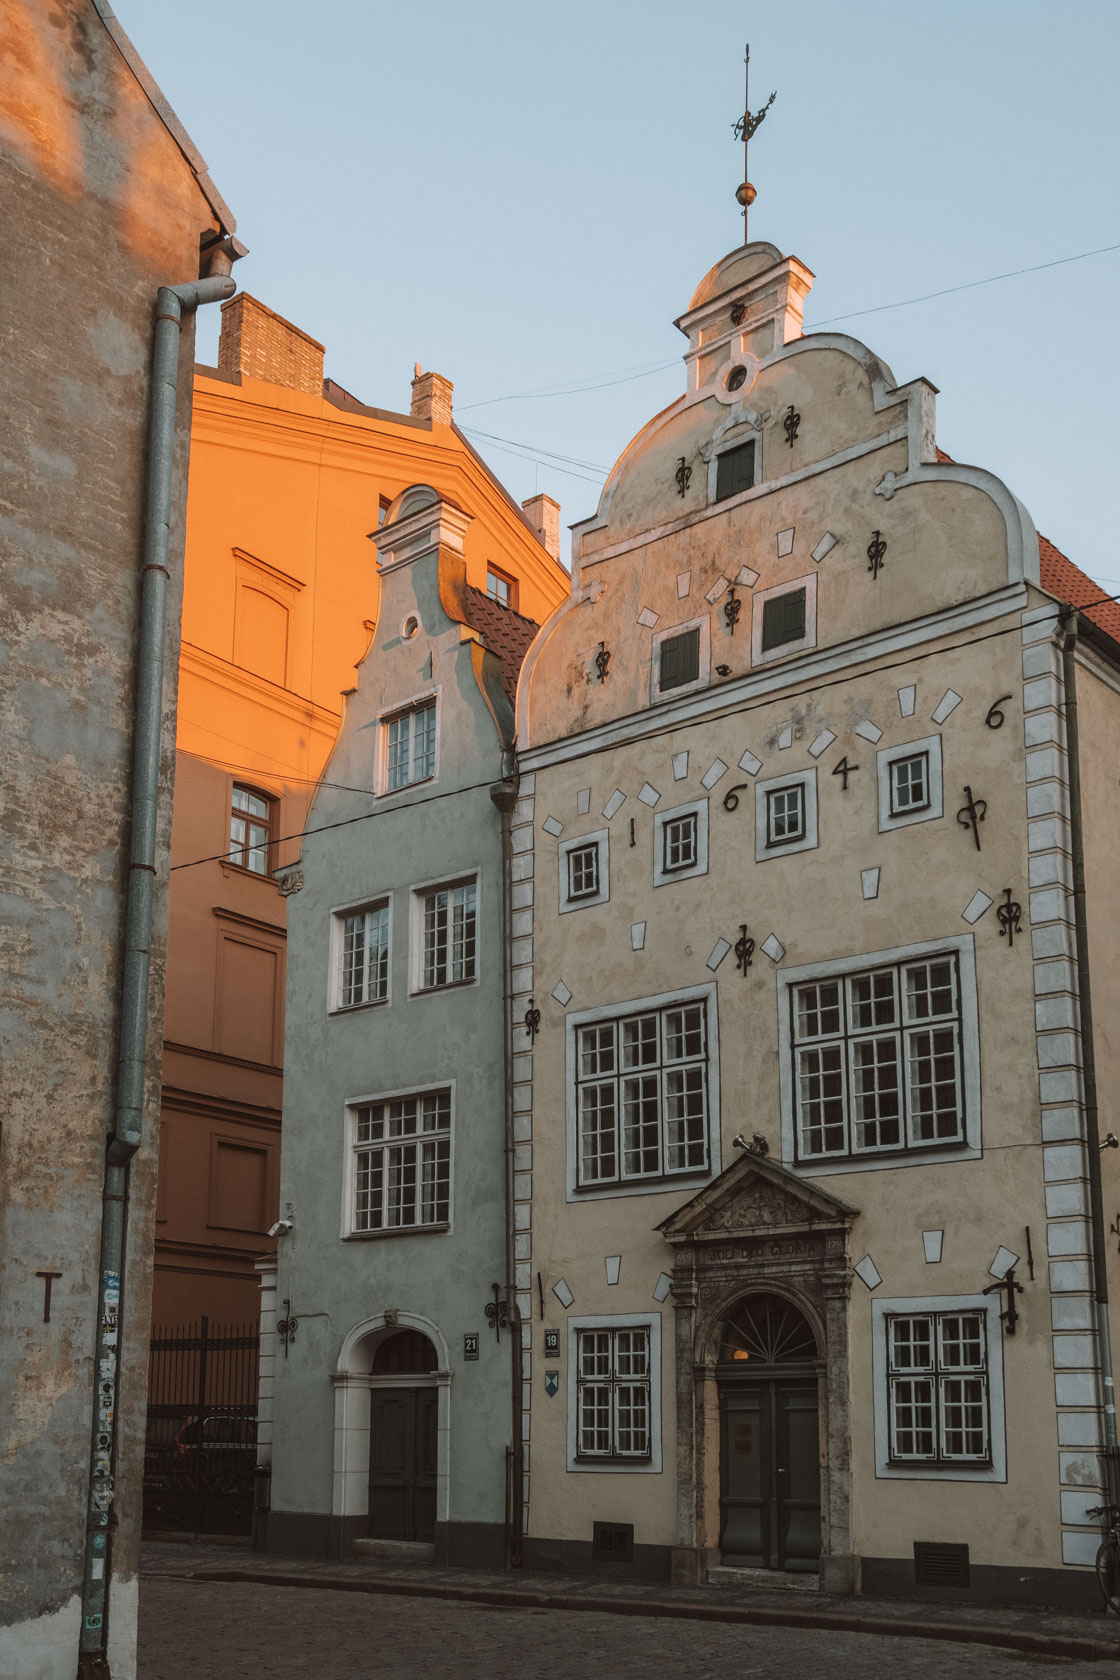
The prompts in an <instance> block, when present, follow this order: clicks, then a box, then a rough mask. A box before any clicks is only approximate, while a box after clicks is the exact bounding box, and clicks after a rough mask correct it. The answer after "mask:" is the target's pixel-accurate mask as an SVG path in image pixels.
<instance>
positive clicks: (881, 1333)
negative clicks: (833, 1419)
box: [871, 1294, 1007, 1482]
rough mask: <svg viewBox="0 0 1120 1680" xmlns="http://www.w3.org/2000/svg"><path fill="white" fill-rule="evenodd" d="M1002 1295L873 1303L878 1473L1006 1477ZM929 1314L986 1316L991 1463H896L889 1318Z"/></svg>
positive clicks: (883, 1476)
mask: <svg viewBox="0 0 1120 1680" xmlns="http://www.w3.org/2000/svg"><path fill="white" fill-rule="evenodd" d="M1002 1306H1003V1297H1002V1296H1001V1295H999V1294H993V1295H987V1296H985V1295H928V1296H920V1297H917V1298H913V1299H900V1300H883V1301H881V1300H879V1299H878V1298H876V1299H875V1300H873V1301H872V1303H871V1332H872V1376H873V1386H874V1395H875V1475H876V1477H877V1478H878V1479H880V1480H889V1481H906V1482H911V1481H923V1482H927V1481H935V1482H1006V1480H1007V1436H1006V1425H1005V1421H1004V1385H1003V1325H1002V1324H1001V1323H1000V1316H999V1315H1000V1309H1001V1308H1002ZM926 1313H979V1314H982V1315H983V1317H984V1321H985V1330H986V1333H987V1343H988V1347H987V1354H988V1366H987V1376H988V1428H989V1432H990V1445H991V1462H990V1463H988V1464H972V1465H970V1464H969V1463H968V1462H967V1461H964V1460H961V1461H960V1462H957V1463H937V1464H935V1463H928V1464H923V1463H922V1462H920V1461H919V1460H915V1461H913V1462H912V1463H908V1464H897V1463H892V1461H891V1457H890V1416H889V1406H890V1383H889V1371H888V1359H887V1319H888V1318H896V1317H907V1316H912V1317H917V1316H920V1315H922V1314H926Z"/></svg>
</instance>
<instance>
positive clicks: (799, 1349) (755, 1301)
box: [719, 1295, 817, 1374]
mask: <svg viewBox="0 0 1120 1680" xmlns="http://www.w3.org/2000/svg"><path fill="white" fill-rule="evenodd" d="M816 1359H817V1339H816V1337H815V1336H814V1334H813V1331H812V1329H811V1327H810V1325H809V1324H808V1322H807V1320H806V1319H805V1317H804V1315H803V1314H802V1313H800V1312H798V1310H797V1308H796V1307H795V1306H794V1305H793V1304H792V1302H790V1301H787V1300H786V1299H785V1298H784V1297H783V1296H781V1295H747V1296H746V1297H744V1299H743V1300H741V1301H737V1302H736V1304H735V1306H734V1307H733V1308H732V1310H731V1312H730V1314H729V1315H728V1317H727V1320H726V1322H725V1323H724V1326H723V1330H722V1332H721V1334H720V1345H719V1362H720V1364H721V1365H733V1366H734V1367H735V1368H736V1370H740V1371H742V1372H743V1373H744V1374H746V1373H747V1372H748V1371H751V1370H757V1369H759V1368H760V1367H761V1366H768V1367H769V1366H774V1365H805V1364H808V1363H810V1362H814V1361H815V1360H816Z"/></svg>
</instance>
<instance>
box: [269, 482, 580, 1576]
mask: <svg viewBox="0 0 1120 1680" xmlns="http://www.w3.org/2000/svg"><path fill="white" fill-rule="evenodd" d="M476 505H478V498H472V499H470V500H468V502H467V506H468V507H469V508H471V509H472V511H466V510H465V509H464V508H463V507H460V506H459V505H457V503H456V502H455V501H453V500H452V499H451V498H450V497H449V496H445V495H439V494H437V491H436V490H435V489H433V488H432V487H431V486H430V485H428V484H419V485H414V486H412V487H409V488H408V489H406V490H404V491H403V492H402V494H400V495H398V496H397V497H396V498H395V499H394V501H393V503H392V504H391V506H390V507H389V508H388V509H387V511H386V517H385V521H384V523H383V524H382V526H381V527H380V529H379V530H378V531H377V532H376V534H375V537H376V543H377V562H378V576H377V579H376V587H377V591H378V596H379V606H378V613H377V627H376V630H375V631H374V633H373V636H372V640H371V642H370V645H369V648H368V651H367V652H366V654H365V657H364V658H363V659H362V660H361V663H360V665H359V670H358V682H357V687H356V689H355V690H353V691H352V692H351V693H350V694H349V695H348V697H347V702H346V709H345V713H344V717H343V722H342V727H341V732H340V735H339V739H338V743H337V745H336V746H335V748H334V751H333V752H332V754H331V756H330V759H329V761H328V763H327V766H326V769H325V771H324V773H323V777H322V781H321V783H320V786H319V788H318V791H317V792H316V795H315V800H314V803H313V805H312V808H311V811H310V814H309V820H308V824H307V828H308V833H307V834H306V835H305V837H304V839H303V840H302V842H301V847H300V856H299V859H298V862H296V863H295V864H293V866H292V868H291V869H289V870H288V871H287V873H286V874H285V875H282V876H281V878H280V885H281V890H282V891H286V892H287V893H288V916H289V933H290V960H289V968H288V989H287V1036H286V1046H287V1052H286V1059H285V1103H284V1149H283V1163H282V1182H281V1191H280V1204H281V1218H282V1220H283V1221H284V1222H285V1224H284V1226H283V1227H282V1231H281V1235H280V1238H279V1252H278V1259H277V1270H276V1272H275V1273H266V1275H265V1280H264V1281H265V1296H264V1301H265V1312H264V1321H263V1322H264V1336H263V1340H262V1352H263V1364H262V1389H261V1448H262V1461H263V1462H265V1463H269V1462H270V1464H271V1500H270V1504H271V1509H270V1511H269V1513H268V1517H267V1524H266V1525H265V1526H266V1532H265V1533H264V1534H263V1535H262V1536H261V1541H262V1543H263V1544H265V1545H266V1546H267V1547H268V1548H269V1549H271V1550H277V1551H297V1552H304V1553H312V1554H315V1553H318V1554H331V1555H346V1554H348V1553H349V1552H350V1551H351V1550H352V1549H353V1548H354V1545H355V1542H359V1543H360V1542H369V1543H375V1544H376V1543H379V1542H385V1541H392V1542H397V1543H399V1542H403V1543H404V1544H406V1545H413V1546H418V1547H425V1546H427V1547H430V1548H433V1551H434V1555H437V1556H439V1557H442V1558H446V1559H448V1560H450V1561H457V1562H467V1561H469V1560H471V1561H479V1560H483V1559H485V1560H487V1561H489V1562H490V1563H492V1564H496V1565H498V1566H500V1565H501V1564H502V1563H503V1562H504V1561H505V1558H506V1546H507V1523H506V1516H507V1478H508V1476H509V1474H510V1471H509V1468H508V1465H507V1449H508V1446H509V1443H510V1436H511V1421H512V1388H511V1365H510V1361H511V1357H513V1354H514V1349H513V1346H512V1343H511V1331H510V1329H509V1328H508V1327H506V1326H505V1324H504V1320H505V1317H506V1314H507V1311H508V1299H507V1297H508V1289H507V1278H508V1235H509V1233H508V1231H507V1223H506V1220H507V1207H508V1198H507V1187H506V1171H507V1167H508V1166H511V1165H512V1157H511V1155H510V1153H509V1136H508V1133H509V1118H508V1115H507V1111H506V1104H505V1096H506V1091H507V1082H506V1078H505V1065H506V1048H507V1045H506V1035H505V1033H504V1030H503V1009H502V1003H501V1000H502V996H503V992H504V990H505V979H504V964H505V960H506V929H507V926H508V920H509V918H508V914H507V906H506V903H505V887H504V870H503V843H502V827H503V822H504V820H505V819H504V817H503V815H502V807H503V804H504V805H505V806H506V807H507V808H508V806H509V804H511V803H512V790H513V783H512V782H511V781H509V780H508V778H509V776H510V770H511V757H510V749H511V747H512V741H513V726H514V711H513V694H514V688H515V684H516V676H517V670H518V667H519V665H520V661H521V657H522V656H523V654H524V651H525V649H526V647H527V646H528V645H529V642H530V641H531V640H532V637H533V634H534V632H535V630H536V623H535V622H534V621H533V620H531V619H529V618H527V617H524V616H522V615H520V614H518V613H516V612H514V611H513V610H512V609H511V608H508V607H506V606H504V605H501V604H498V603H497V602H495V601H494V600H493V599H492V598H490V597H489V596H487V594H486V593H485V591H484V590H483V589H481V588H479V587H476V586H475V585H474V583H473V582H472V581H471V570H472V568H471V563H470V560H469V558H468V557H469V556H470V554H471V553H472V550H473V551H474V552H475V553H477V552H478V550H479V547H480V546H481V542H482V540H483V536H482V532H481V531H480V530H479V529H478V527H480V526H482V525H483V521H484V519H485V515H486V508H485V504H484V503H483V504H482V506H481V507H480V510H479V516H478V517H477V519H476V517H475V515H474V513H473V508H474V507H475V506H476ZM540 553H541V555H544V551H543V550H541V551H540ZM544 559H545V561H546V563H547V566H549V567H551V573H549V572H547V570H546V571H544V577H545V582H544V585H543V588H542V593H543V594H544V595H545V596H546V597H547V598H548V599H549V601H550V604H551V605H554V604H556V603H557V602H558V601H559V600H560V599H562V598H563V595H564V594H565V593H566V590H567V576H566V574H565V573H564V572H562V570H561V568H560V567H559V565H558V564H557V563H556V562H555V561H552V560H549V559H548V556H547V555H544ZM536 565H537V569H538V572H539V571H541V570H542V568H540V563H539V560H538V561H537V562H536ZM511 566H512V567H514V568H516V559H515V558H514V559H513V560H512V561H511ZM513 575H514V576H515V577H516V576H517V570H516V569H515V570H514V571H513ZM480 581H481V580H480ZM522 598H523V599H524V594H523V597H522ZM492 788H494V789H496V793H495V796H494V797H493V798H492V796H491V790H492ZM507 814H508V810H507ZM499 1306H500V1308H501V1313H500V1318H499V1322H497V1323H495V1322H494V1320H495V1316H496V1313H497V1309H498V1307H499ZM487 1308H489V1309H490V1316H489V1317H488V1316H487ZM393 1454H395V1455H396V1456H395V1457H393V1456H392V1455H393ZM387 1455H388V1457H387ZM390 1457H391V1458H392V1462H389V1458H390Z"/></svg>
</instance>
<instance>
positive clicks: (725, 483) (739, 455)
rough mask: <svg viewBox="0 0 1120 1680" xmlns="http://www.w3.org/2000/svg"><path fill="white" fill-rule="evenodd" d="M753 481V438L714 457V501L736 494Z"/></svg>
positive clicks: (747, 487) (720, 500) (748, 487)
mask: <svg viewBox="0 0 1120 1680" xmlns="http://www.w3.org/2000/svg"><path fill="white" fill-rule="evenodd" d="M753 483H754V439H753V438H752V439H751V441H750V442H749V443H741V444H740V445H739V446H738V448H737V449H729V450H728V451H727V454H726V455H719V456H717V457H716V501H717V502H722V501H724V500H725V499H726V497H728V496H737V495H738V494H739V492H740V490H749V489H750V488H751V486H752V484H753Z"/></svg>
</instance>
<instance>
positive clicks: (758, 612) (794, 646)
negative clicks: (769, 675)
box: [751, 572, 817, 665]
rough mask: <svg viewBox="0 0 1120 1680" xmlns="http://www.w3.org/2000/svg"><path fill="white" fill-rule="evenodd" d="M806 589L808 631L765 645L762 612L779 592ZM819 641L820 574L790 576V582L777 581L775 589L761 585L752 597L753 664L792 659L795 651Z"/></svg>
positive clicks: (780, 593) (787, 592) (803, 650)
mask: <svg viewBox="0 0 1120 1680" xmlns="http://www.w3.org/2000/svg"><path fill="white" fill-rule="evenodd" d="M798 589H803V590H804V591H805V634H804V635H803V636H801V637H799V638H798V640H797V641H796V642H783V643H782V645H781V646H780V647H774V648H767V649H766V651H765V652H763V649H762V612H763V608H764V607H765V605H766V603H767V601H774V600H776V599H777V597H778V596H779V595H792V594H793V593H794V591H795V590H798ZM816 645H817V574H816V572H810V573H808V574H807V575H806V576H805V577H798V578H790V579H789V581H788V582H787V583H776V584H774V586H773V587H772V588H771V589H758V590H756V591H755V594H754V596H753V598H752V601H751V664H752V665H772V664H773V663H774V661H775V660H777V659H788V658H789V657H790V655H791V654H795V653H804V652H805V650H806V649H807V648H815V647H816Z"/></svg>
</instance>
